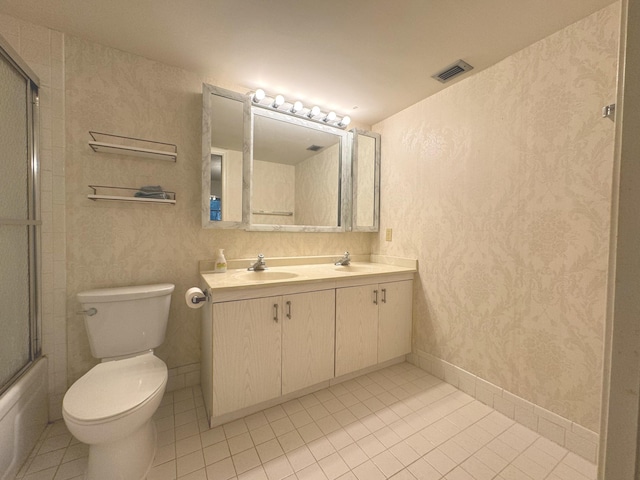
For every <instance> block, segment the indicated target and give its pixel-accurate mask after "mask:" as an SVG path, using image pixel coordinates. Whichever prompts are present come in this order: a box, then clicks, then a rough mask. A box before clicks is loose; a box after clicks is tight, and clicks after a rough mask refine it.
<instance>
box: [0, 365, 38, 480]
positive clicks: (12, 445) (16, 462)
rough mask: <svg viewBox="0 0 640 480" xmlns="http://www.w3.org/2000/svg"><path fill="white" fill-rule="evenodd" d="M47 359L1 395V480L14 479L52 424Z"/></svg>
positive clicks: (31, 368)
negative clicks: (49, 406) (48, 393)
mask: <svg viewBox="0 0 640 480" xmlns="http://www.w3.org/2000/svg"><path fill="white" fill-rule="evenodd" d="M47 379H48V375H47V359H46V357H41V358H39V359H38V360H36V361H35V362H34V363H33V365H32V366H31V367H30V368H29V370H27V371H26V372H25V374H24V375H22V376H21V377H20V378H19V379H18V381H17V382H16V383H15V384H14V385H12V386H11V388H10V389H9V390H7V391H6V392H5V393H4V394H2V396H0V479H2V480H13V478H15V475H16V474H17V473H18V470H19V469H20V467H21V466H22V464H23V462H24V461H25V460H26V459H27V457H28V456H29V453H31V450H32V449H33V446H34V445H35V444H36V441H37V440H38V438H39V437H40V434H42V432H43V431H44V428H45V427H46V426H47V422H48V421H49V418H48V417H49V408H48V400H47V383H48V382H47Z"/></svg>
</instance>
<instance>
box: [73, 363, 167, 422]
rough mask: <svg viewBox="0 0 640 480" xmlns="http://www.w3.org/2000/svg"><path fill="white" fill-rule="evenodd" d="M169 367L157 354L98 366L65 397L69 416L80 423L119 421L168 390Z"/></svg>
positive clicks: (77, 382)
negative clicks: (166, 386)
mask: <svg viewBox="0 0 640 480" xmlns="http://www.w3.org/2000/svg"><path fill="white" fill-rule="evenodd" d="M166 381H167V366H166V365H165V363H164V362H163V361H162V360H160V359H159V358H158V357H156V356H155V355H153V353H145V354H143V355H139V356H137V357H132V358H126V359H123V360H113V361H109V362H104V363H100V364H98V365H96V366H95V367H93V368H92V369H91V370H89V371H88V372H87V373H86V374H85V375H84V376H82V377H81V378H80V379H79V380H78V381H76V382H75V383H74V384H73V385H72V386H71V388H70V389H69V390H68V391H67V393H66V394H65V396H64V400H63V404H62V409H63V411H64V413H65V416H66V417H67V418H68V419H69V420H72V421H74V422H76V423H79V424H85V425H87V424H100V423H105V422H111V421H114V420H117V419H118V418H120V417H123V416H126V415H128V414H130V413H131V412H132V411H134V410H137V409H139V408H141V407H142V406H144V405H145V404H146V403H148V402H149V401H151V400H152V399H153V398H154V396H155V395H156V394H157V393H158V392H159V391H164V387H165V385H166Z"/></svg>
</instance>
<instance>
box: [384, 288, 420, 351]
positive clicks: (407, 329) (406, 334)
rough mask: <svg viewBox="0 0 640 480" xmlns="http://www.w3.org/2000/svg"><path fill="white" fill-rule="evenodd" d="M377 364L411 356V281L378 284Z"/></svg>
mask: <svg viewBox="0 0 640 480" xmlns="http://www.w3.org/2000/svg"><path fill="white" fill-rule="evenodd" d="M378 288H379V290H380V294H379V297H380V302H379V307H380V308H379V313H378V322H379V326H378V363H382V362H385V361H387V360H391V359H392V358H396V357H399V356H401V355H405V354H407V353H410V352H411V330H412V314H411V312H412V300H413V281H412V280H406V281H403V282H390V283H381V284H380V285H378Z"/></svg>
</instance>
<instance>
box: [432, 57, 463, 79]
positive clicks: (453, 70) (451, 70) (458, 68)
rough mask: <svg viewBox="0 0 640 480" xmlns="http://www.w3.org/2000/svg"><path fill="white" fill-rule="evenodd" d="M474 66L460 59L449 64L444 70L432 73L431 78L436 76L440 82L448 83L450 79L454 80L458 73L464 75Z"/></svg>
mask: <svg viewBox="0 0 640 480" xmlns="http://www.w3.org/2000/svg"><path fill="white" fill-rule="evenodd" d="M472 69H473V67H472V66H471V65H469V64H468V63H467V62H465V61H463V60H458V61H457V62H456V63H454V64H453V65H449V66H448V67H447V68H445V69H444V70H442V71H440V72H438V73H436V74H435V75H432V76H431V78H435V79H436V80H438V81H439V82H440V83H447V82H448V81H449V80H453V79H454V78H455V77H457V76H458V75H462V74H463V73H464V72H468V71H469V70H472Z"/></svg>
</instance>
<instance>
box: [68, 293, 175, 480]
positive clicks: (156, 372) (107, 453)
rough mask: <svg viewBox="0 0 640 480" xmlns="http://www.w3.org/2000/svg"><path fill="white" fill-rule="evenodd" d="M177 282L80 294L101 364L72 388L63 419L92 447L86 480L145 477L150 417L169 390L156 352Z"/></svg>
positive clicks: (152, 441) (151, 450) (152, 442)
mask: <svg viewBox="0 0 640 480" xmlns="http://www.w3.org/2000/svg"><path fill="white" fill-rule="evenodd" d="M174 288H175V286H174V285H172V284H168V283H165V284H160V285H142V286H134V287H120V288H104V289H98V290H90V291H87V292H81V293H78V296H77V298H78V301H79V302H80V303H81V304H82V310H83V313H84V322H85V327H86V329H87V333H88V335H89V345H90V346H91V353H92V355H93V356H94V357H96V358H99V359H101V360H102V363H100V364H98V365H96V366H95V367H93V368H92V369H91V370H89V371H88V372H87V373H86V374H85V375H84V376H83V377H82V378H80V379H79V380H78V381H77V382H75V383H74V384H73V385H72V386H71V388H70V389H69V390H68V391H67V393H66V394H65V396H64V400H63V402H62V415H63V417H64V421H65V423H66V424H67V428H68V429H69V431H70V432H71V433H72V434H73V436H75V437H76V438H77V439H78V440H80V441H81V442H84V443H87V444H89V465H88V469H87V474H86V478H87V479H88V480H140V479H143V478H145V477H146V475H147V473H148V471H149V469H150V468H151V464H152V463H153V457H154V455H155V449H156V430H155V424H154V423H153V421H152V420H151V417H152V415H153V414H154V412H155V411H156V410H157V408H158V406H159V405H160V401H161V400H162V396H163V395H164V390H165V387H166V386H167V366H166V365H165V363H164V362H163V361H162V360H160V359H159V358H158V357H156V356H155V355H154V354H153V349H154V348H156V347H158V346H160V345H161V344H162V342H163V341H164V336H165V331H166V327H167V320H168V318H169V305H170V304H171V293H172V292H173V290H174Z"/></svg>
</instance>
